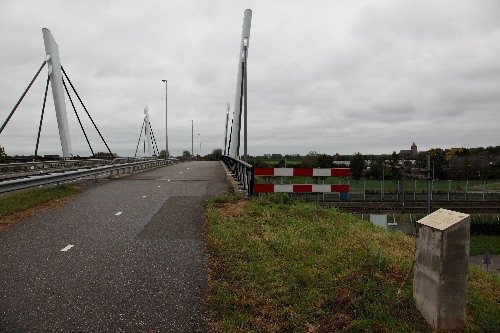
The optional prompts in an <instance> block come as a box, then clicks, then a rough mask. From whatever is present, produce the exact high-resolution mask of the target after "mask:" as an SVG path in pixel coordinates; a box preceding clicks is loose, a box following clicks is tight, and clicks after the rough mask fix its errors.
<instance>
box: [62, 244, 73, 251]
mask: <svg viewBox="0 0 500 333" xmlns="http://www.w3.org/2000/svg"><path fill="white" fill-rule="evenodd" d="M73 246H74V245H68V246H66V247H65V248H64V249H62V250H61V251H62V252H66V251H68V250H69V249H71V248H72V247H73Z"/></svg>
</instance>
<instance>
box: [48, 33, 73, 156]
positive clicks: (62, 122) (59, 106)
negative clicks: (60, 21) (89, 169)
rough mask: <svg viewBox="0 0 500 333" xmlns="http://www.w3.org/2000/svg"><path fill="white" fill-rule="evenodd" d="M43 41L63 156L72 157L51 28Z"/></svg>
mask: <svg viewBox="0 0 500 333" xmlns="http://www.w3.org/2000/svg"><path fill="white" fill-rule="evenodd" d="M42 33H43V41H44V44H45V53H46V55H47V65H48V67H49V74H50V85H51V86H52V96H53V97H54V106H55V109H56V118H57V126H58V128H59V137H60V138H61V146H62V151H63V157H72V156H73V151H72V150H71V139H70V136H69V126H68V116H67V114H66V102H65V99H64V86H63V81H62V80H63V79H62V71H61V61H60V58H59V47H58V46H57V43H56V41H55V40H54V37H52V34H51V33H50V31H49V29H47V28H43V29H42Z"/></svg>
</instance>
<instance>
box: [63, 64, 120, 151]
mask: <svg viewBox="0 0 500 333" xmlns="http://www.w3.org/2000/svg"><path fill="white" fill-rule="evenodd" d="M61 70H62V72H63V73H64V76H65V77H66V79H67V80H68V82H69V84H70V86H71V88H72V89H73V91H74V92H75V95H76V97H78V100H79V101H80V104H82V106H83V109H84V110H85V112H86V113H87V116H89V118H90V121H91V122H92V124H93V125H94V128H95V129H96V131H97V133H99V136H100V137H101V139H102V141H103V142H104V145H105V146H106V148H107V149H108V151H109V153H110V154H111V155H113V153H112V152H111V149H109V147H108V144H107V143H106V140H104V138H103V136H102V134H101V132H100V131H99V129H98V128H97V125H96V124H95V123H94V120H93V119H92V117H91V116H90V113H89V112H88V111H87V108H86V107H85V104H83V101H82V99H81V98H80V95H78V92H77V91H76V89H75V87H74V86H73V83H71V80H70V79H69V77H68V74H66V71H65V70H64V67H63V66H62V65H61Z"/></svg>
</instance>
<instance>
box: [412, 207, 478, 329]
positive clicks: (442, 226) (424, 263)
mask: <svg viewBox="0 0 500 333" xmlns="http://www.w3.org/2000/svg"><path fill="white" fill-rule="evenodd" d="M417 227H418V236H417V240H416V251H415V271H414V277H413V299H414V300H415V304H416V306H417V308H418V309H419V310H420V313H421V314H422V316H423V317H424V318H425V320H426V321H427V322H428V323H429V325H431V326H432V328H433V329H434V330H437V331H440V330H455V329H460V328H462V327H464V325H465V318H466V313H467V279H468V272H469V242H470V216H469V215H468V214H463V213H459V212H454V211H451V210H446V209H439V210H437V211H436V212H434V213H432V214H430V215H427V216H426V217H424V218H422V219H421V220H419V221H417Z"/></svg>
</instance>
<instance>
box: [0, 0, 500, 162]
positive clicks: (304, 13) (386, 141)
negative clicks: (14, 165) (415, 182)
mask: <svg viewBox="0 0 500 333" xmlns="http://www.w3.org/2000/svg"><path fill="white" fill-rule="evenodd" d="M247 8H249V9H252V12H253V19H252V28H251V36H250V47H249V56H248V57H249V58H248V59H249V63H248V119H249V123H248V140H249V141H248V150H249V154H250V155H261V154H265V153H281V154H289V153H298V154H303V155H305V154H307V153H308V152H309V151H312V150H314V151H317V152H319V153H327V154H335V153H340V154H353V153H355V152H361V153H363V154H368V153H375V154H378V153H391V152H392V151H399V150H401V149H410V146H411V144H412V142H415V143H416V144H417V146H418V149H419V150H427V149H430V148H433V147H441V148H450V147H478V146H490V145H493V146H495V145H500V1H498V0H460V1H456V0H445V1H435V0H415V1H384V0H377V1H373V0H371V1H368V0H367V1H353V0H346V1H326V0H325V1H316V0H309V1H307V2H306V1H290V0H288V1H285V0H283V1H235V0H223V1H203V0H199V1H188V0H179V1H172V0H161V1H148V0H142V1H127V0H120V1H94V0H86V1H68V0H64V1H63V0H60V1H36V0H32V1H23V0H15V1H14V0H12V1H8V0H0V45H1V47H0V73H1V74H0V123H3V122H4V120H5V119H6V118H7V115H8V114H9V113H10V111H11V110H12V108H13V107H14V105H15V104H16V102H17V100H18V99H19V97H20V96H21V94H22V92H23V91H24V89H25V88H26V86H27V85H28V83H29V82H30V80H31V79H32V77H33V76H34V74H35V73H36V71H37V70H38V68H39V66H40V65H41V64H42V62H43V60H44V58H45V49H44V43H43V38H42V28H44V27H46V28H48V29H50V31H51V32H52V35H53V36H54V38H55V40H56V42H57V43H58V45H59V52H60V57H61V62H62V64H63V66H64V68H65V69H66V72H67V73H68V75H69V77H70V79H71V81H72V82H73V84H74V85H75V87H76V89H77V91H78V93H79V94H80V96H81V97H82V99H83V101H84V103H85V104H86V106H87V109H88V110H89V112H90V114H91V115H92V117H93V119H94V121H95V122H96V124H97V126H98V127H99V129H100V131H101V133H102V134H103V136H104V138H105V140H106V141H107V142H108V145H109V146H110V148H111V150H112V151H113V152H115V153H118V154H119V155H121V156H133V155H134V152H135V149H136V145H137V141H138V139H139V132H140V130H141V125H142V121H143V117H144V112H143V110H144V107H145V106H146V105H147V106H148V108H149V113H150V119H151V124H152V127H153V131H154V135H155V138H156V141H157V143H158V146H159V148H160V149H164V148H165V83H163V82H162V79H168V135H169V148H170V152H171V154H172V155H176V156H177V155H180V154H182V151H183V150H191V121H190V120H191V119H193V120H194V153H195V154H197V153H199V150H200V142H201V149H202V154H206V153H209V152H211V151H212V150H213V149H215V148H223V146H224V126H225V113H226V103H227V102H230V103H231V113H232V110H233V104H234V102H235V101H234V99H235V92H236V75H237V66H238V57H239V44H240V38H241V26H242V22H243V13H244V11H245V9H247ZM46 78H47V69H46V68H45V69H44V70H43V71H42V73H41V74H40V76H39V78H38V79H37V81H36V82H35V84H34V86H33V87H32V89H31V90H30V92H29V93H28V95H27V97H26V98H25V99H24V101H23V102H22V103H21V105H20V106H19V108H18V110H17V111H16V113H15V114H14V116H13V117H12V119H11V121H10V122H9V124H8V125H7V127H6V128H5V130H4V131H3V133H1V134H0V145H2V146H4V147H5V149H6V152H7V153H8V154H9V155H15V154H33V153H34V149H35V143H36V135H37V130H38V123H39V118H40V114H41V109H42V102H43V94H44V89H45V81H46ZM49 92H50V90H49ZM48 97H49V98H48V102H47V107H46V108H47V110H46V114H45V118H44V127H43V130H42V137H41V143H40V148H39V153H40V154H42V155H43V154H60V155H62V151H61V145H60V142H59V137H58V131H57V123H56V117H55V111H54V107H53V101H52V96H51V94H49V96H48ZM66 104H67V112H68V119H69V123H70V135H71V141H72V147H73V153H74V154H75V155H81V156H88V155H90V150H89V148H88V146H87V143H86V142H85V139H84V137H83V135H82V133H81V130H80V128H79V125H78V123H77V120H76V117H75V115H74V112H73V110H72V108H71V104H70V103H69V100H68V99H66ZM77 111H78V112H79V114H80V116H81V118H82V119H84V118H86V115H85V112H84V110H83V109H82V108H81V107H80V106H79V105H77ZM84 126H85V128H86V130H87V132H88V135H89V138H90V140H91V143H92V146H93V148H94V151H96V152H97V151H106V149H105V146H104V144H103V143H102V142H100V140H99V137H98V135H97V133H96V132H95V131H94V130H93V128H92V125H91V124H90V122H89V121H88V120H85V121H84ZM198 134H199V135H198ZM141 145H142V144H141ZM141 154H142V152H141Z"/></svg>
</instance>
